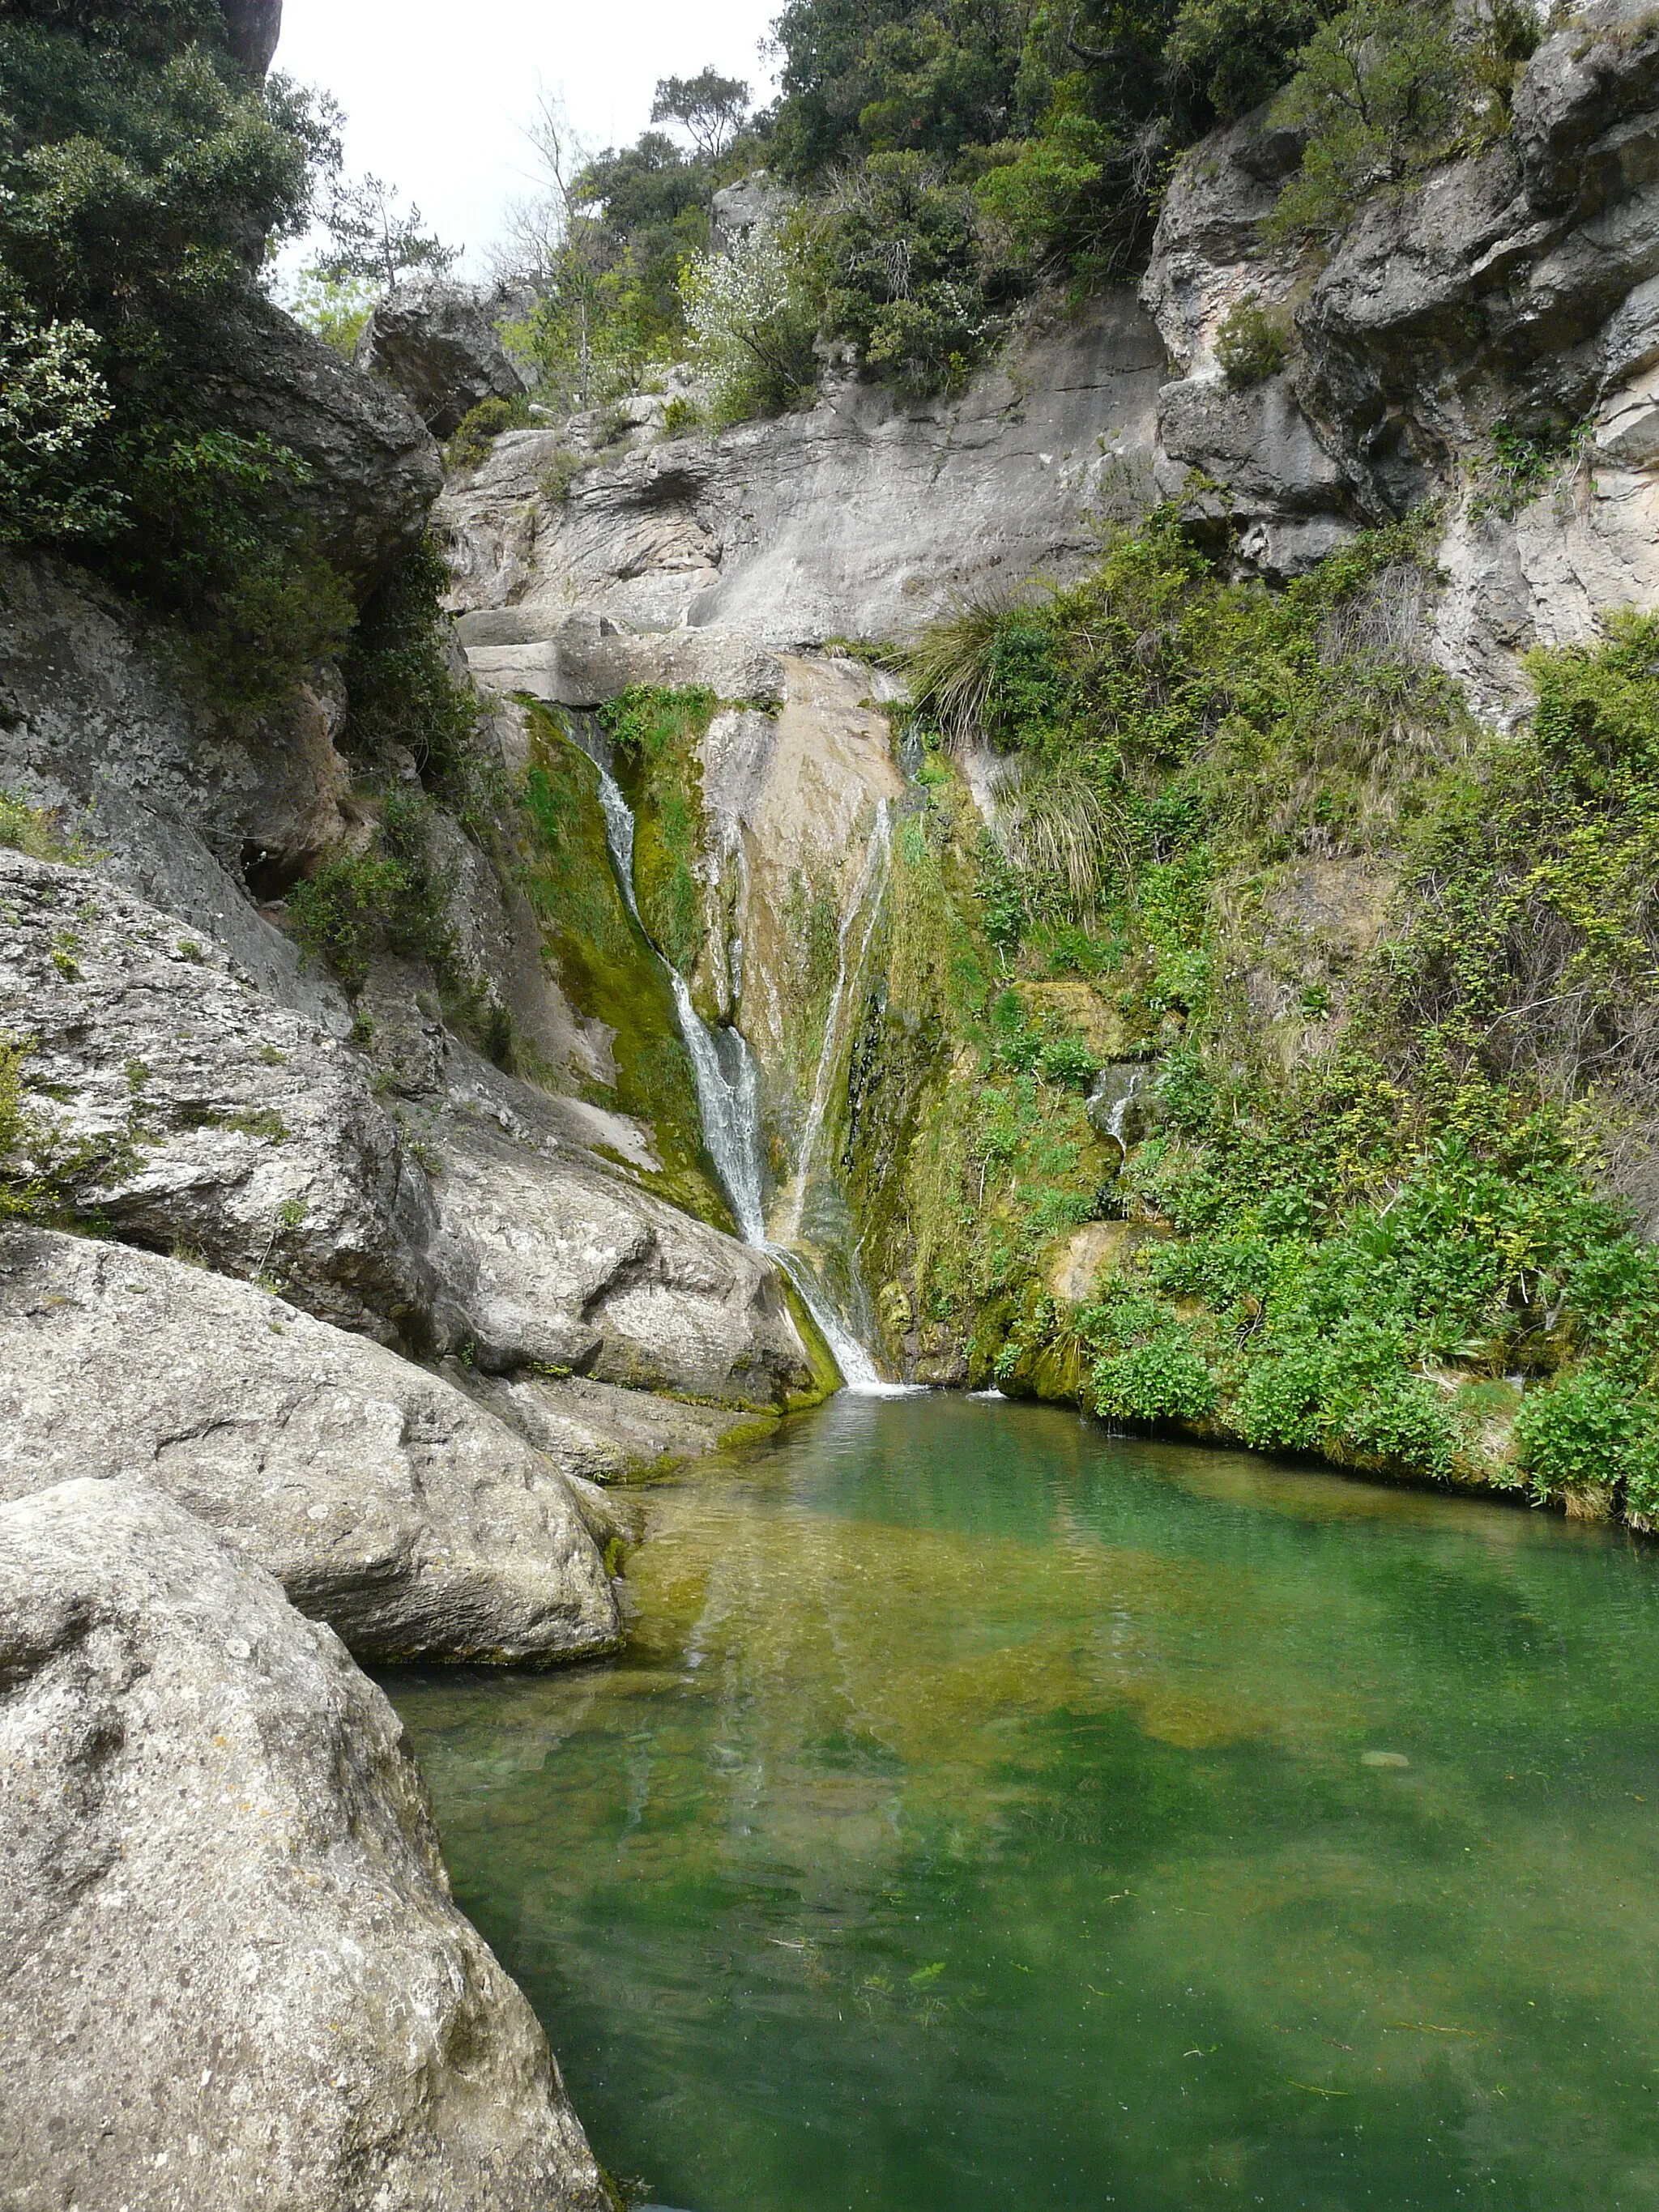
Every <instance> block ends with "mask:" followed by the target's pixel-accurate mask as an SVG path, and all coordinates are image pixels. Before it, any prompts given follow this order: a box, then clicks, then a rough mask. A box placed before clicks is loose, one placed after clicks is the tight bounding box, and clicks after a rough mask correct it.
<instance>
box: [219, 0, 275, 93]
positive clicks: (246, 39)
mask: <svg viewBox="0 0 1659 2212" xmlns="http://www.w3.org/2000/svg"><path fill="white" fill-rule="evenodd" d="M221 4H222V8H223V9H224V15H225V21H226V24H227V27H228V29H229V32H230V46H231V52H233V53H234V55H235V57H236V58H237V60H238V61H239V62H240V64H242V67H243V68H244V69H245V70H247V72H248V73H249V75H250V76H264V73H265V71H266V70H268V69H269V68H270V64H271V60H272V58H273V57H274V55H275V54H276V42H277V40H279V39H280V38H281V36H282V33H283V0H221Z"/></svg>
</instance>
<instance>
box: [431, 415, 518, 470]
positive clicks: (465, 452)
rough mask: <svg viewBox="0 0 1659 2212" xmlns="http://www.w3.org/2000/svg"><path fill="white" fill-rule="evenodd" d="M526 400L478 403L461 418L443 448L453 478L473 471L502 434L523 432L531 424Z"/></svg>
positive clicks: (447, 466)
mask: <svg viewBox="0 0 1659 2212" xmlns="http://www.w3.org/2000/svg"><path fill="white" fill-rule="evenodd" d="M534 420H535V417H534V416H532V413H531V411H530V402H529V400H528V399H525V398H520V399H481V400H480V401H479V402H478V404H477V406H476V407H474V408H471V410H469V411H468V412H467V413H466V414H465V415H464V416H462V417H461V421H460V423H459V426H458V428H457V429H456V432H455V435H454V436H453V438H452V439H451V440H450V441H449V443H448V444H447V446H446V447H444V466H445V468H446V469H447V470H448V471H450V473H451V474H452V475H454V474H456V473H458V472H459V471H461V470H464V469H476V468H477V465H478V464H479V462H480V461H482V460H483V459H486V457H487V456H488V454H489V449H490V447H492V446H493V445H494V444H495V441H496V439H497V438H499V437H500V436H501V433H502V431H503V430H523V429H526V428H528V427H529V425H530V424H531V423H532V422H534Z"/></svg>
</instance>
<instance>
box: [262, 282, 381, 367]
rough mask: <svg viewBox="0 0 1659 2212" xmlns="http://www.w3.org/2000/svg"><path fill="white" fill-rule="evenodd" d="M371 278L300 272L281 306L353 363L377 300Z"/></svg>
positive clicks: (378, 294)
mask: <svg viewBox="0 0 1659 2212" xmlns="http://www.w3.org/2000/svg"><path fill="white" fill-rule="evenodd" d="M380 296H381V295H380V286H379V285H378V284H377V283H375V282H374V279H373V278H372V277H368V276H325V274H324V273H323V272H322V271H321V270H319V269H317V268H314V267H313V268H310V269H304V270H301V272H300V274H299V275H298V276H296V277H295V280H294V282H293V283H292V284H291V285H290V286H289V288H288V290H287V293H286V295H285V297H284V300H283V305H284V306H285V307H287V309H288V312H289V314H290V315H292V316H293V318H294V319H295V322H296V323H302V324H303V325H305V327H306V329H307V330H308V331H311V333H312V335H313V337H319V338H320V339H321V340H322V342H323V343H324V344H325V346H331V347H332V348H333V349H334V351H335V352H336V353H337V354H338V355H339V356H340V357H341V359H342V360H343V361H354V360H355V359H356V354H357V341H358V339H359V338H361V337H362V334H363V330H364V327H365V325H367V323H368V319H369V317H370V316H371V315H372V314H373V313H374V308H375V305H376V303H377V302H378V301H379V300H380Z"/></svg>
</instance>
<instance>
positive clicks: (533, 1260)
mask: <svg viewBox="0 0 1659 2212" xmlns="http://www.w3.org/2000/svg"><path fill="white" fill-rule="evenodd" d="M433 1141H434V1143H435V1146H436V1147H437V1158H438V1159H439V1162H440V1165H441V1172H440V1173H439V1175H438V1176H437V1178H436V1180H435V1183H434V1186H433V1188H434V1191H435V1195H436V1199H437V1203H438V1209H439V1217H440V1219H441V1222H442V1223H443V1225H444V1226H445V1229H446V1231H447V1233H448V1236H449V1238H450V1239H451V1241H452V1243H453V1248H454V1249H457V1250H458V1251H464V1252H465V1254H466V1255H467V1258H468V1261H469V1262H470V1266H471V1270H472V1272H471V1273H470V1274H469V1276H468V1278H467V1280H466V1282H465V1285H458V1290H457V1295H458V1301H460V1300H464V1303H465V1311H466V1315H467V1322H468V1326H469V1328H471V1342H470V1344H469V1346H468V1347H467V1348H468V1351H469V1353H470V1355H471V1358H473V1359H474V1361H475V1363H476V1364H477V1365H478V1366H479V1367H481V1368H483V1369H484V1370H487V1371H489V1372H492V1373H495V1374H503V1373H509V1372H511V1371H513V1370H516V1369H519V1368H525V1367H553V1368H557V1369H567V1370H574V1371H575V1372H577V1373H579V1374H581V1375H586V1376H592V1378H593V1379H594V1380H596V1381H598V1382H602V1383H626V1384H629V1385H630V1386H632V1387H633V1388H635V1389H650V1390H678V1391H683V1392H684V1393H685V1395H687V1396H688V1397H693V1398H701V1399H704V1400H706V1401H709V1402H710V1403H713V1404H717V1405H724V1406H734V1407H762V1408H767V1407H775V1406H781V1405H784V1404H786V1403H787V1402H788V1401H790V1400H792V1399H793V1398H795V1397H797V1396H799V1395H801V1394H804V1393H806V1392H809V1391H811V1390H812V1389H813V1388H814V1381H813V1370H812V1365H811V1359H810V1358H809V1357H808V1355H807V1353H806V1351H805V1347H804V1346H803V1345H802V1343H801V1340H800V1338H799V1335H798V1334H797V1333H796V1329H795V1325H794V1322H793V1320H792V1319H791V1317H790V1312H789V1307H788V1304H787V1301H786V1298H785V1296H784V1291H783V1287H782V1281H781V1277H780V1275H779V1273H778V1269H777V1267H776V1264H775V1262H774V1261H772V1260H770V1259H769V1257H768V1256H767V1255H765V1254H764V1253H763V1252H758V1251H756V1250H755V1249H753V1248H752V1247H751V1246H750V1245H747V1244H740V1243H738V1241H737V1239H736V1238H735V1237H726V1236H723V1235H722V1234H721V1233H720V1231H719V1230H716V1229H710V1228H709V1227H708V1225H707V1224H706V1223H703V1222H701V1221H695V1220H693V1219H692V1218H691V1216H690V1214H688V1213H682V1212H680V1211H679V1209H678V1207H677V1206H670V1205H668V1204H667V1203H666V1202H665V1200H661V1199H659V1198H655V1197H653V1196H652V1195H650V1194H648V1193H647V1192H645V1191H641V1190H638V1189H635V1188H630V1187H629V1185H628V1184H626V1183H624V1182H621V1181H620V1180H619V1179H618V1178H617V1176H614V1175H611V1174H609V1173H607V1172H606V1171H605V1170H603V1169H601V1168H600V1167H599V1164H597V1163H596V1162H595V1163H592V1164H588V1163H586V1162H584V1161H583V1160H582V1159H581V1158H580V1156H579V1155H574V1154H572V1153H569V1152H564V1153H562V1154H556V1155H554V1156H552V1157H549V1156H547V1155H546V1154H544V1153H540V1152H535V1151H532V1150H531V1149H530V1148H529V1147H528V1146H525V1145H522V1144H516V1143H514V1142H513V1140H512V1139H511V1138H509V1137H507V1136H506V1135H505V1134H504V1133H502V1132H501V1131H500V1130H499V1129H491V1128H490V1127H489V1125H488V1124H487V1123H485V1122H484V1121H483V1120H482V1119H480V1118H477V1117H475V1116H472V1115H456V1116H452V1117H448V1118H447V1119H446V1121H444V1122H443V1123H442V1124H441V1125H440V1127H439V1130H438V1132H437V1133H435V1137H434V1139H433Z"/></svg>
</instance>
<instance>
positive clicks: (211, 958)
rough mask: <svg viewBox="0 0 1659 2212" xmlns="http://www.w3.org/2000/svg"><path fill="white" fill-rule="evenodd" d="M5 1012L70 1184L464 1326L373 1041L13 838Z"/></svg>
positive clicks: (219, 1248)
mask: <svg viewBox="0 0 1659 2212" xmlns="http://www.w3.org/2000/svg"><path fill="white" fill-rule="evenodd" d="M0 916H3V922H4V927H3V929H0V1024H3V1026H4V1028H5V1029H6V1030H8V1031H9V1033H10V1034H11V1035H12V1036H13V1037H14V1038H19V1039H21V1040H24V1041H26V1042H27V1043H28V1044H29V1045H30V1046H31V1048H32V1049H31V1050H30V1051H29V1053H28V1055H27V1059H26V1060H25V1062H24V1065H23V1075H24V1079H25V1082H26V1083H27V1086H28V1097H29V1105H30V1110H31V1113H32V1115H33V1118H34V1119H35V1120H36V1121H37V1122H38V1123H39V1124H40V1125H42V1126H43V1127H46V1129H48V1130H49V1131H50V1135H49V1137H48V1138H46V1139H44V1140H41V1141H40V1142H37V1144H36V1146H34V1148H33V1149H34V1150H35V1152H36V1153H37V1157H39V1158H44V1159H46V1161H48V1162H49V1163H50V1166H51V1171H52V1177H53V1181H54V1182H55V1184H56V1185H57V1188H58V1190H59V1192H60V1194H62V1195H63V1196H64V1197H66V1198H68V1199H70V1200H73V1201H74V1202H75V1203H76V1204H77V1205H79V1206H81V1207H82V1208H83V1209H86V1210H94V1209H95V1210H96V1211H97V1212H99V1213H100V1215H102V1216H103V1217H104V1218H106V1219H107V1220H108V1221H109V1222H111V1223H112V1225H114V1227H115V1228H116V1230H117V1231H118V1234H120V1235H121V1236H123V1237H128V1238H131V1240H132V1241H133V1242H135V1243H142V1244H147V1245H149V1246H151V1247H153V1248H155V1249H161V1250H162V1251H167V1250H169V1249H173V1247H174V1246H179V1247H182V1248H184V1249H187V1250H188V1251H190V1252H191V1253H192V1254H193V1255H196V1256H197V1257H199V1258H202V1259H204V1260H205V1261H208V1262H210V1264H211V1265H212V1266H214V1267H219V1268H222V1269H223V1270H225V1271H226V1272H227V1273H231V1274H236V1275H243V1276H253V1275H264V1276H267V1277H270V1278H272V1279H276V1280H278V1281H282V1282H283V1283H284V1284H292V1285H294V1287H295V1292H296V1295H297V1296H298V1297H299V1298H300V1302H301V1304H304V1305H306V1306H307V1307H308V1308H309V1309H310V1310H312V1311H313V1312H316V1313H319V1314H321V1315H323V1316H325V1318H327V1319H328V1320H331V1321H337V1322H341V1323H343V1325H344V1326H346V1327H348V1328H364V1329H368V1330H369V1331H370V1332H371V1333H373V1334H379V1335H382V1336H385V1335H388V1334H401V1335H403V1336H404V1337H406V1338H409V1339H411V1340H416V1341H421V1340H428V1339H431V1338H434V1337H436V1338H437V1339H438V1340H440V1341H441V1342H447V1341H448V1340H450V1339H451V1338H453V1336H455V1335H456V1334H459V1332H460V1329H461V1328H462V1327H463V1324H462V1323H461V1322H459V1320H458V1319H456V1318H455V1317H454V1316H453V1313H452V1311H451V1309H450V1308H449V1306H448V1305H447V1304H446V1297H445V1292H444V1291H443V1289H442V1287H441V1283H440V1279H439V1275H438V1273H437V1271H436V1270H435V1267H434V1265H433V1262H432V1260H431V1259H430V1257H429V1256H428V1246H429V1245H430V1244H431V1242H432V1240H433V1238H434V1237H435V1234H436V1232H437V1214H436V1210H435V1206H434V1205H433V1201H432V1197H431V1193H430V1189H429V1187H428V1182H427V1178H426V1176H425V1174H424V1173H423V1172H422V1170H421V1168H420V1167H419V1166H418V1165H417V1164H416V1162H415V1161H414V1159H413V1158H411V1157H410V1153H409V1151H408V1148H407V1147H406V1146H405V1145H404V1142H403V1140H402V1139H401V1137H400V1136H399V1133H398V1129H397V1127H396V1126H395V1124H394V1123H393V1122H392V1120H391V1118H390V1117H389V1116H388V1115H386V1112H385V1111H384V1110H383V1109H382V1108H381V1107H380V1104H379V1103H377V1101H376V1100H375V1099H374V1097H373V1096H372V1095H371V1093H370V1091H369V1086H368V1080H367V1079H366V1075H365V1072H364V1069H363V1066H362V1062H361V1061H360V1060H358V1059H357V1058H356V1055H355V1054H352V1053H351V1052H349V1050H348V1049H347V1048H345V1047H344V1046H343V1045H342V1044H341V1043H340V1042H338V1041H337V1039H335V1038H333V1037H331V1036H325V1035H324V1034H323V1033H322V1032H321V1031H319V1030H318V1029H317V1028H316V1027H315V1026H314V1025H313V1024H312V1023H310V1022H308V1021H307V1019H306V1018H305V1017H304V1016H303V1015H301V1014H298V1013H296V1012H293V1011H292V1010H291V1009H290V1008H289V1007H286V1006H282V1005H280V1004H279V1003H278V1002H277V1001H276V1000H273V999H271V998H270V997H268V996H267V995H266V994H264V992H262V991H258V990H256V989H255V988H254V987H253V985H252V983H251V982H250V981H248V980H247V979H246V977H245V976H243V975H239V974H238V973H237V972H236V970H235V968H234V964H233V963H232V962H231V960H230V958H229V957H228V955H227V954H226V953H225V952H224V951H223V950H222V948H221V947H220V946H219V945H216V943H215V942H214V941H213V939H211V938H209V937H207V936H205V935H197V934H196V933H193V932H192V931H191V929H189V928H188V927H185V926H183V925H181V924H180V923H179V922H178V921H174V920H173V917H172V916H170V915H166V914H163V913H161V912H160V911H159V910H158V909H157V908H154V907H151V906H149V905H148V904H147V903H146V902H144V901H143V900H141V899H137V898H135V897H133V896H131V894H130V893H129V892H126V891H124V890H120V889H119V888H118V886H117V885H116V884H112V883H109V882H106V881H104V880H102V879H100V878H98V877H97V876H94V875H92V874H90V873H89V872H88V871H86V870H84V869H80V868H70V867H64V866H58V865H57V864H55V863H53V862H50V861H45V860H31V859H29V858H28V857H27V855H25V854H21V853H15V852H9V851H6V850H4V849H0Z"/></svg>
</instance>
